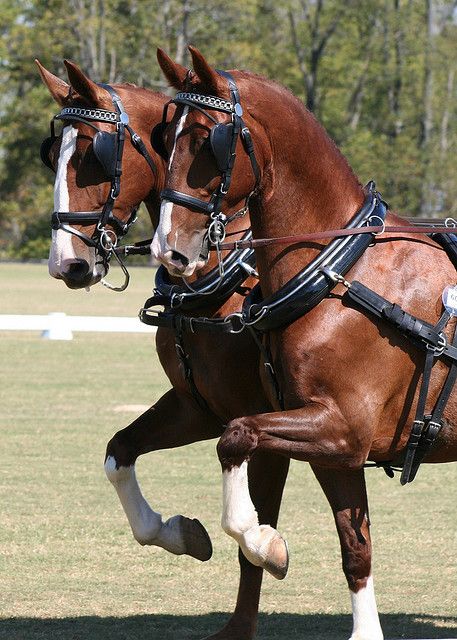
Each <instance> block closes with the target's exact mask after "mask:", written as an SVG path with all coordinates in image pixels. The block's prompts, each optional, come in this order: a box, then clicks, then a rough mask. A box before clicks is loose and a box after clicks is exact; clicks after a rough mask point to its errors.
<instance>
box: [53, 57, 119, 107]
mask: <svg viewBox="0 0 457 640" xmlns="http://www.w3.org/2000/svg"><path fill="white" fill-rule="evenodd" d="M64 64H65V66H66V67H67V73H68V79H69V80H70V84H71V86H72V87H73V89H74V90H75V91H76V92H77V93H78V94H79V95H80V96H81V98H83V99H84V100H87V102H88V103H89V104H95V105H97V106H103V105H105V104H106V106H109V105H110V104H111V101H110V99H109V95H108V94H107V92H106V91H105V89H103V88H102V87H99V86H98V84H97V83H96V82H94V81H93V80H91V79H90V78H89V76H86V74H85V73H84V72H83V71H81V69H80V68H79V67H78V65H77V64H75V63H74V62H71V61H70V60H64Z"/></svg>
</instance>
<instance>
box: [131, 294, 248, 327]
mask: <svg viewBox="0 0 457 640" xmlns="http://www.w3.org/2000/svg"><path fill="white" fill-rule="evenodd" d="M167 302H169V299H167ZM163 303H164V298H163V297H162V296H153V297H152V298H149V300H147V301H146V305H150V306H153V305H154V306H156V305H163ZM139 318H140V320H141V322H144V324H148V325H150V326H153V327H164V328H166V329H172V330H173V331H176V330H177V326H178V325H179V328H180V331H181V332H185V331H187V332H190V333H201V332H202V333H214V334H218V335H220V334H221V333H239V332H240V331H241V329H242V325H241V323H239V322H237V320H236V319H237V316H228V317H227V318H206V317H204V316H198V317H195V318H194V317H192V316H186V315H184V314H182V313H176V312H166V311H159V312H156V311H154V310H152V309H150V308H148V307H146V306H145V307H143V308H142V309H140V312H139Z"/></svg>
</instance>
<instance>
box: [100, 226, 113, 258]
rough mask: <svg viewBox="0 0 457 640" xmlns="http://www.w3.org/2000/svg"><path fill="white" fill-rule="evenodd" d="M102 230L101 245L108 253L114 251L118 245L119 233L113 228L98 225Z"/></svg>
mask: <svg viewBox="0 0 457 640" xmlns="http://www.w3.org/2000/svg"><path fill="white" fill-rule="evenodd" d="M97 229H98V230H99V231H100V246H101V247H102V249H103V250H104V251H106V252H107V253H109V252H111V251H113V250H114V249H115V247H116V245H117V235H116V234H115V233H114V231H113V230H112V229H105V228H104V227H97Z"/></svg>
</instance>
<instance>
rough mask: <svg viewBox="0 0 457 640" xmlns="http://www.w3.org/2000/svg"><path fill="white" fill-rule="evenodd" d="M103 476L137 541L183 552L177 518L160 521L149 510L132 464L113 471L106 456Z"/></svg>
mask: <svg viewBox="0 0 457 640" xmlns="http://www.w3.org/2000/svg"><path fill="white" fill-rule="evenodd" d="M105 473H106V475H107V477H108V480H110V482H111V483H112V484H113V486H114V488H115V489H116V491H117V495H118V496H119V500H120V502H121V504H122V507H123V509H124V511H125V515H126V516H127V519H128V521H129V524H130V526H131V528H132V532H133V535H134V537H135V540H137V542H139V543H140V544H141V545H146V544H147V545H155V546H158V547H162V548H163V549H166V550H167V551H170V552H171V553H174V554H176V555H181V554H183V553H185V552H186V550H185V544H184V541H183V539H182V533H181V529H180V527H179V522H180V516H174V517H173V518H170V519H169V520H167V521H166V522H163V520H162V516H161V515H160V513H156V512H155V511H153V510H152V509H151V507H150V506H149V504H148V503H147V502H146V500H145V499H144V497H143V494H142V493H141V489H140V487H139V485H138V482H137V479H136V475H135V466H134V465H132V466H131V467H119V469H117V468H116V460H115V459H114V457H113V456H108V458H107V459H106V462H105Z"/></svg>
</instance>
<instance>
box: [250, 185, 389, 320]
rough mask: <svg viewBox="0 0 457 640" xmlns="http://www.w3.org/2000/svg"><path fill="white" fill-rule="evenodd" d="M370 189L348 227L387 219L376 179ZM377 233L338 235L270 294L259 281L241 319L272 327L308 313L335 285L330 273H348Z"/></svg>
mask: <svg viewBox="0 0 457 640" xmlns="http://www.w3.org/2000/svg"><path fill="white" fill-rule="evenodd" d="M367 189H368V193H367V196H366V198H365V202H364V204H363V205H362V208H361V209H360V210H359V211H358V212H357V213H356V214H355V216H354V217H353V218H352V219H351V221H350V222H349V224H348V225H347V228H351V229H353V228H357V227H362V226H365V225H368V224H370V220H371V219H376V221H377V224H378V223H379V221H380V220H381V221H382V222H384V220H385V216H386V212H387V205H386V203H385V202H383V200H382V199H381V196H380V195H379V193H378V192H377V191H375V186H374V183H370V184H369V185H368V187H367ZM373 238H374V234H365V235H362V234H360V235H353V236H346V237H342V238H336V239H335V240H333V241H332V242H330V243H329V244H328V245H327V246H326V247H325V248H324V249H323V250H322V251H321V252H320V253H319V255H318V256H317V257H316V258H314V260H312V262H310V263H309V264H308V265H307V266H306V267H305V268H304V269H302V271H300V273H298V274H297V275H296V276H294V277H293V278H292V279H291V280H289V281H288V282H287V283H286V284H285V285H283V286H282V287H281V288H280V289H279V290H278V291H276V292H275V293H274V294H273V295H271V296H269V297H268V298H265V299H263V298H262V290H261V288H260V285H256V286H255V287H254V288H253V289H252V290H251V292H250V293H249V295H248V296H247V297H246V299H245V301H244V304H243V309H242V317H241V322H242V324H243V325H246V326H251V327H252V328H254V329H255V330H257V331H262V332H265V331H270V330H272V329H277V328H279V327H283V326H286V325H288V324H290V323H291V322H293V321H294V320H297V318H299V317H300V316H302V315H305V314H306V313H308V312H309V311H311V309H313V308H314V307H315V306H316V305H318V304H319V302H321V301H322V300H323V299H324V298H325V297H326V296H328V294H329V293H330V291H331V290H332V289H333V288H334V287H335V286H336V281H334V280H333V279H332V278H331V276H329V273H331V272H336V273H338V274H341V275H345V274H346V273H347V272H348V271H349V270H350V269H351V268H352V267H353V266H354V265H355V263H356V262H357V260H358V259H359V258H360V257H361V256H362V254H363V253H364V251H365V250H366V249H367V248H368V246H369V245H370V244H371V243H372V242H373Z"/></svg>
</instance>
